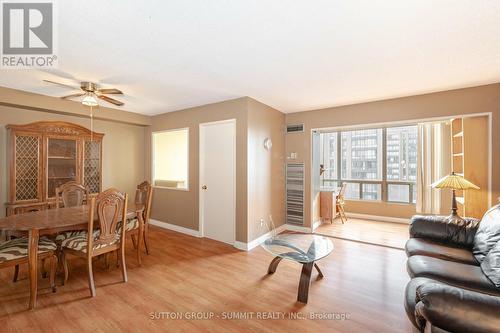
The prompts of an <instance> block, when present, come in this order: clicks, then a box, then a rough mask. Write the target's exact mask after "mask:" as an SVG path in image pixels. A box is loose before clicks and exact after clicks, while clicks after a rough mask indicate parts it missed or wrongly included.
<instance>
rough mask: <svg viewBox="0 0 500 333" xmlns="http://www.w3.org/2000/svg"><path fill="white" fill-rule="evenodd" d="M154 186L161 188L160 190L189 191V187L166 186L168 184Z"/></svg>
mask: <svg viewBox="0 0 500 333" xmlns="http://www.w3.org/2000/svg"><path fill="white" fill-rule="evenodd" d="M153 188H155V189H160V190H172V191H183V192H189V188H179V187H166V186H153Z"/></svg>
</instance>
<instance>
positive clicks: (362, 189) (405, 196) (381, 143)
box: [320, 126, 418, 203]
mask: <svg viewBox="0 0 500 333" xmlns="http://www.w3.org/2000/svg"><path fill="white" fill-rule="evenodd" d="M417 144H418V130H417V126H402V127H389V128H375V129H361V130H355V131H340V132H328V133H326V132H325V133H321V134H320V152H321V158H320V159H321V164H322V165H323V170H324V172H323V174H322V175H321V182H322V186H323V187H329V188H331V187H337V186H340V184H341V183H343V182H345V183H347V188H346V193H345V197H346V199H351V200H352V199H355V200H377V201H381V200H383V201H391V202H402V203H415V202H416V186H415V182H416V180H417ZM384 161H385V163H384Z"/></svg>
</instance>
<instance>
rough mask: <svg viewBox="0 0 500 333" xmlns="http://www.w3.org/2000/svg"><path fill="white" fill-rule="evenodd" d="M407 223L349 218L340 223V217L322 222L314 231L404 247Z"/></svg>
mask: <svg viewBox="0 0 500 333" xmlns="http://www.w3.org/2000/svg"><path fill="white" fill-rule="evenodd" d="M408 230H409V229H408V224H402V223H394V222H382V221H371V220H363V219H355V218H349V219H348V220H347V222H345V223H344V224H342V222H341V221H340V218H337V219H335V220H333V223H330V222H324V223H323V224H321V225H320V226H319V227H318V228H316V230H315V233H318V234H322V235H327V236H332V237H336V238H342V239H348V240H353V241H358V242H364V243H370V244H376V245H382V246H390V247H394V248H398V249H404V246H405V243H406V241H407V240H408V238H409V232H408Z"/></svg>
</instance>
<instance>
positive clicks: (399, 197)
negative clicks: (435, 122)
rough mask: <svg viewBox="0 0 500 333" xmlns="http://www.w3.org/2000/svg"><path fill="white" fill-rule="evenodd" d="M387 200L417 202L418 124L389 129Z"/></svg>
mask: <svg viewBox="0 0 500 333" xmlns="http://www.w3.org/2000/svg"><path fill="white" fill-rule="evenodd" d="M386 137H387V139H386V147H387V153H386V155H387V158H386V161H387V182H388V186H387V200H388V201H393V202H405V203H416V201H417V198H416V195H415V192H416V186H415V182H416V181H417V141H418V130H417V126H404V127H391V128H388V129H387V135H386Z"/></svg>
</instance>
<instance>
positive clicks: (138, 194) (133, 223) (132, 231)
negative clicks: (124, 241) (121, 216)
mask: <svg viewBox="0 0 500 333" xmlns="http://www.w3.org/2000/svg"><path fill="white" fill-rule="evenodd" d="M152 199H153V187H152V186H151V184H150V183H149V182H148V181H143V182H142V183H140V184H139V185H137V189H136V190H135V200H134V202H135V203H136V204H141V205H144V210H143V212H142V221H143V223H144V226H143V228H142V230H143V239H144V247H145V248H146V254H148V255H149V252H150V246H149V217H150V212H151V201H152ZM125 231H126V232H127V234H128V235H130V236H131V238H132V243H133V245H134V248H135V249H137V259H138V261H139V263H140V246H139V243H138V240H137V239H136V236H137V237H140V235H139V219H138V218H137V217H135V218H133V219H129V220H127V224H126V227H125Z"/></svg>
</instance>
